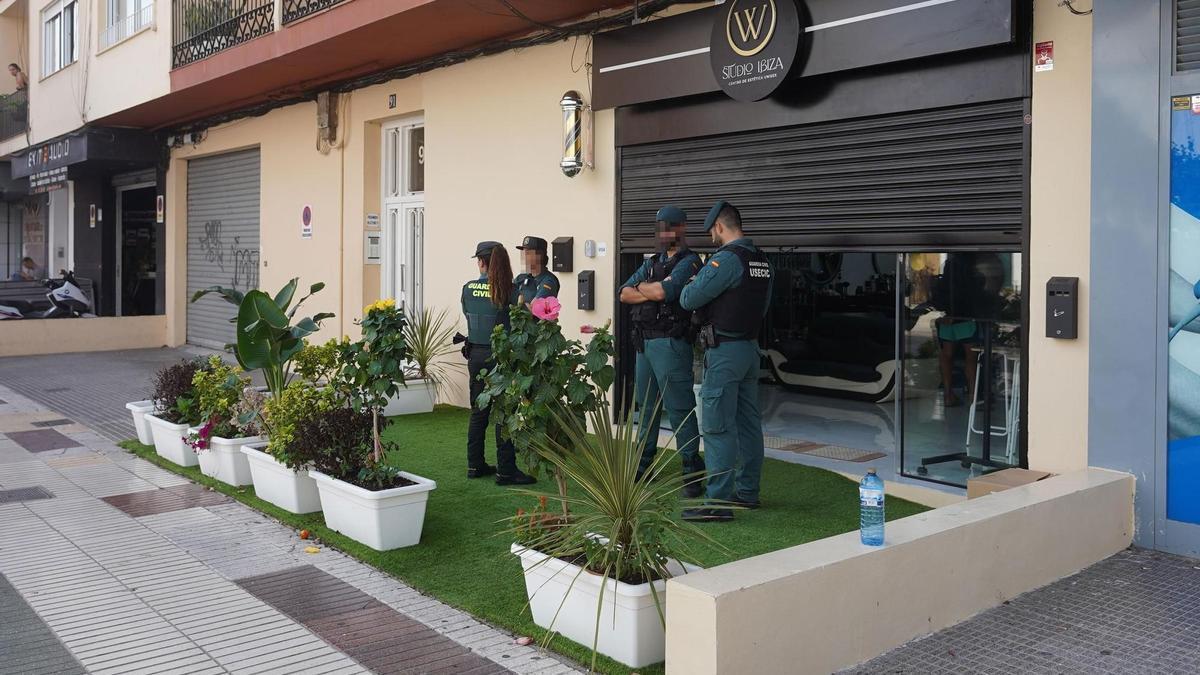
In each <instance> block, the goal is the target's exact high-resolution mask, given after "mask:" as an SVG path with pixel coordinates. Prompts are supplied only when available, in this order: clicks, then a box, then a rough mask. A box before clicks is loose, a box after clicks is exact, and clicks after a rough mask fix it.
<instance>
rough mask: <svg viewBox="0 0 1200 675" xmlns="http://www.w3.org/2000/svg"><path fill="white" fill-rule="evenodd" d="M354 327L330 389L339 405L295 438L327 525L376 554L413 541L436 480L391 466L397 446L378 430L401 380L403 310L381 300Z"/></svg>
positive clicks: (404, 347)
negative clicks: (357, 331)
mask: <svg viewBox="0 0 1200 675" xmlns="http://www.w3.org/2000/svg"><path fill="white" fill-rule="evenodd" d="M359 324H360V325H361V326H362V339H360V340H359V341H357V342H349V341H344V342H342V343H341V344H340V347H341V350H340V363H341V368H340V370H339V372H338V375H337V379H336V382H335V383H334V386H331V387H329V388H328V391H330V392H332V395H333V396H334V397H335V399H337V401H338V403H339V405H336V406H334V407H332V408H331V409H329V410H325V411H322V413H321V414H319V415H317V416H314V417H312V418H309V419H306V420H303V421H302V422H301V424H300V425H299V426H298V428H297V433H296V441H295V442H296V443H297V444H298V445H300V446H301V447H306V448H307V450H308V453H307V454H308V456H309V457H311V460H312V463H313V466H314V469H313V470H311V471H309V475H310V476H312V477H313V479H314V480H316V481H317V490H318V491H319V492H320V495H321V509H322V511H324V512H325V524H326V525H328V526H329V528H330V529H332V530H334V531H336V532H341V533H342V534H344V535H346V536H348V537H350V538H351V539H354V540H355V541H358V542H361V543H363V544H366V545H367V546H370V547H371V548H373V549H376V550H379V551H384V550H388V549H393V548H401V547H404V546H413V545H415V544H417V543H418V542H420V540H421V531H422V529H423V527H424V523H425V504H426V502H427V501H428V499H429V493H430V492H431V491H432V490H433V489H435V488H436V487H437V484H436V483H434V482H433V481H431V480H429V479H427V478H422V477H421V476H417V475H415V474H411V473H407V472H404V471H401V470H400V469H399V468H397V467H395V466H394V465H392V464H391V463H390V461H389V457H388V456H387V455H388V454H389V453H390V452H391V451H393V450H394V448H393V447H392V446H391V444H390V443H385V442H384V441H383V439H382V437H381V435H380V432H381V431H382V429H383V426H384V424H386V418H384V417H381V415H380V412H381V411H382V409H383V407H384V406H385V405H386V404H387V401H388V399H390V398H391V397H393V396H395V395H396V392H397V391H398V389H399V387H400V386H403V383H404V363H405V361H407V360H408V346H407V342H406V340H405V336H404V324H405V318H404V312H403V311H401V310H400V309H399V308H397V307H396V303H395V302H394V301H392V300H381V301H379V302H377V303H375V304H373V305H371V306H369V307H367V308H366V311H365V312H364V316H363V319H362V321H360V322H359Z"/></svg>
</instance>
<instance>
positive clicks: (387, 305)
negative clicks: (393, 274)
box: [363, 298, 396, 316]
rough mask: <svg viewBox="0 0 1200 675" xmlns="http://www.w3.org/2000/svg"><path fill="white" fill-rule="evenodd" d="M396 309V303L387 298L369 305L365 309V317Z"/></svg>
mask: <svg viewBox="0 0 1200 675" xmlns="http://www.w3.org/2000/svg"><path fill="white" fill-rule="evenodd" d="M395 307H396V301H395V300H393V299H391V298H387V299H385V300H379V301H377V302H373V303H371V304H369V305H367V306H366V307H363V315H364V316H365V315H367V314H370V313H371V312H374V311H376V310H384V311H390V310H392V309H395Z"/></svg>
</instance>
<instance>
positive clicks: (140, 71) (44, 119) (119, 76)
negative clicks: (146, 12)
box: [0, 0, 171, 155]
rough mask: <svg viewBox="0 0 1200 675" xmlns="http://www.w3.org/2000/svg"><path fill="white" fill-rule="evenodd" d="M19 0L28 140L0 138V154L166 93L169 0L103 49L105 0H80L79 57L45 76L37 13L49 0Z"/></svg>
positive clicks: (160, 2)
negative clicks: (151, 20) (151, 18)
mask: <svg viewBox="0 0 1200 675" xmlns="http://www.w3.org/2000/svg"><path fill="white" fill-rule="evenodd" d="M18 1H19V2H22V3H25V12H26V16H27V21H26V24H27V25H26V28H27V31H26V44H27V45H28V58H27V62H28V64H29V67H28V68H27V70H28V71H29V79H30V86H29V105H30V122H31V124H30V139H29V141H28V143H27V142H26V139H25V138H23V137H22V138H18V139H13V140H10V141H6V142H4V143H0V155H4V154H8V153H11V152H16V151H18V150H21V149H22V148H24V147H26V145H31V144H38V143H41V142H42V141H45V140H47V139H50V138H54V137H56V136H60V135H62V134H65V133H67V132H70V131H73V130H75V129H77V128H79V127H80V126H82V125H84V124H85V123H87V122H89V121H91V120H96V119H99V118H101V117H104V116H106V115H110V114H112V113H114V112H118V111H120V110H124V109H126V108H131V107H133V106H135V105H138V104H140V103H144V102H146V101H149V100H151V99H154V98H157V97H159V96H164V95H166V94H167V93H169V92H170V90H171V80H170V67H171V26H170V15H171V2H170V0H156V2H155V25H154V26H153V27H151V28H150V29H148V30H145V31H143V32H141V33H138V34H137V35H134V36H132V37H130V38H128V39H126V40H125V41H123V42H120V43H118V44H116V45H113V46H112V47H110V48H108V49H106V50H103V51H101V50H100V33H101V31H102V30H103V24H104V19H103V16H102V12H103V10H102V7H103V6H104V2H103V0H83V1H81V2H80V3H79V17H78V19H77V23H76V25H77V30H78V32H79V47H78V50H79V52H78V53H79V58H78V59H77V60H76V62H75V63H73V64H71V65H69V66H67V67H66V68H63V69H62V70H59V71H58V72H56V73H54V74H53V75H51V76H49V77H46V78H43V77H42V58H41V55H42V26H41V14H42V9H43V8H44V7H45V6H46V5H48V4H49V3H50V0H18ZM6 64H7V61H6ZM5 76H6V77H7V74H5Z"/></svg>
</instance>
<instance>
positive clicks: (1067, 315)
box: [1046, 277, 1079, 340]
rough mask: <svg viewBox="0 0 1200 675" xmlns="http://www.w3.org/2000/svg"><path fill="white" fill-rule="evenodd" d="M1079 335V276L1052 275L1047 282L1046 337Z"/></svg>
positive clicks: (1067, 337) (1071, 338) (1072, 337)
mask: <svg viewBox="0 0 1200 675" xmlns="http://www.w3.org/2000/svg"><path fill="white" fill-rule="evenodd" d="M1078 336H1079V277H1050V280H1049V281H1047V282H1046V337H1049V338H1058V339H1060V340H1074V339H1075V338H1077V337H1078Z"/></svg>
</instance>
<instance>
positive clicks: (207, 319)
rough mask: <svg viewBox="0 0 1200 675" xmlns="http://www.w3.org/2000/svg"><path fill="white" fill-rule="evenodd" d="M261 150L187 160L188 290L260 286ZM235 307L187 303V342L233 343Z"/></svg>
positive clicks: (207, 300)
mask: <svg viewBox="0 0 1200 675" xmlns="http://www.w3.org/2000/svg"><path fill="white" fill-rule="evenodd" d="M259 180H260V169H259V152H258V150H257V149H255V150H245V151H242V152H233V153H229V154H226V155H219V156H216V157H204V158H201V159H193V160H191V161H189V162H188V191H187V292H188V299H189V300H190V299H191V296H192V293H195V292H196V291H197V290H200V289H202V288H208V287H209V286H228V287H233V288H236V289H238V290H240V291H247V290H250V289H252V288H257V287H258V263H259V231H258V227H259V223H258V215H259V199H260V196H259V195H260V193H259ZM234 313H235V310H234V308H233V306H232V305H230V304H229V303H227V302H225V301H224V300H222V299H221V298H219V297H216V296H206V297H204V298H203V299H201V300H200V301H199V302H195V303H188V306H187V340H188V342H190V343H192V344H196V345H202V346H205V347H214V348H221V347H224V346H225V345H226V344H230V343H232V342H233V341H234V338H235V336H234V326H233V324H232V323H230V322H229V319H230V317H232V316H233V315H234Z"/></svg>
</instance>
